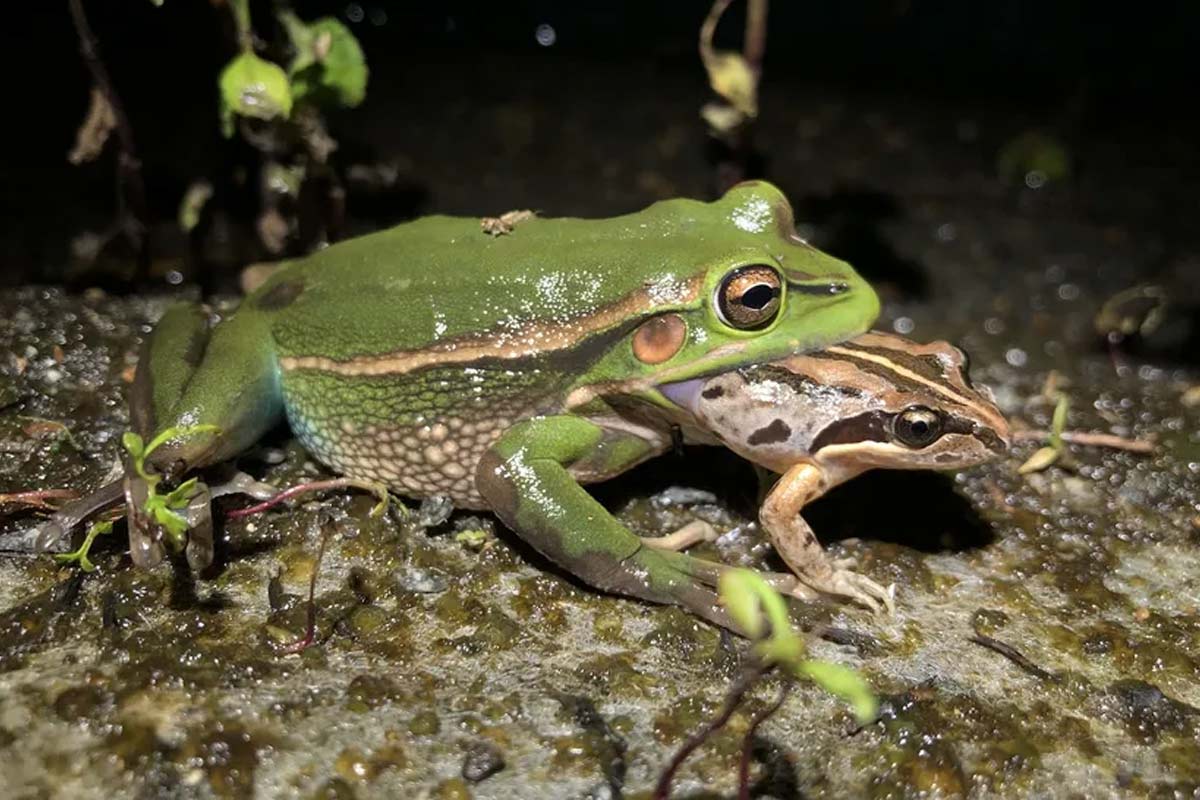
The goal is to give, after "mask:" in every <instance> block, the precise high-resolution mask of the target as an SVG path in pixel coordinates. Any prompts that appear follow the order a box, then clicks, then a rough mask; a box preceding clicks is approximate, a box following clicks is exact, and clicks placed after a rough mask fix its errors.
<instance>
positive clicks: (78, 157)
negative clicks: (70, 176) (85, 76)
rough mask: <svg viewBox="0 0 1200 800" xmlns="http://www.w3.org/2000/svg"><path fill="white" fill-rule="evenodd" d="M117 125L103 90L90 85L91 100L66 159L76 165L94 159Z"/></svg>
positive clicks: (115, 117) (115, 116)
mask: <svg viewBox="0 0 1200 800" xmlns="http://www.w3.org/2000/svg"><path fill="white" fill-rule="evenodd" d="M116 127H117V115H116V113H114V112H113V107H112V105H111V104H110V103H109V102H108V97H106V96H105V94H104V92H102V91H100V90H99V89H98V88H96V87H95V86H93V87H92V95H91V102H90V104H89V105H88V111H87V115H86V116H85V117H84V118H83V123H82V124H81V125H80V126H79V130H77V131H76V132H75V147H73V148H72V149H71V152H70V153H68V154H67V161H70V162H71V163H72V164H75V165H76V166H78V165H79V164H86V163H88V162H89V161H95V160H96V158H97V157H99V155H100V153H101V152H102V151H103V150H104V145H105V143H107V142H108V137H109V135H110V134H111V133H112V132H113V130H114V129H115V128H116Z"/></svg>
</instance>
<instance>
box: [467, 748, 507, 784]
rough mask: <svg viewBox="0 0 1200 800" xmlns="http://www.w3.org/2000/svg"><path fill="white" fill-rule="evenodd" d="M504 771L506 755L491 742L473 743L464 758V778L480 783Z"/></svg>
mask: <svg viewBox="0 0 1200 800" xmlns="http://www.w3.org/2000/svg"><path fill="white" fill-rule="evenodd" d="M502 769H504V754H503V753H501V752H500V748H498V747H496V745H494V744H492V743H491V742H472V743H471V745H470V746H469V747H468V748H467V753H466V755H465V756H463V765H462V776H463V777H464V778H466V779H467V780H469V781H470V782H471V783H479V782H480V781H482V780H486V779H488V778H490V777H491V776H493V775H495V774H496V773H497V772H499V771H500V770H502Z"/></svg>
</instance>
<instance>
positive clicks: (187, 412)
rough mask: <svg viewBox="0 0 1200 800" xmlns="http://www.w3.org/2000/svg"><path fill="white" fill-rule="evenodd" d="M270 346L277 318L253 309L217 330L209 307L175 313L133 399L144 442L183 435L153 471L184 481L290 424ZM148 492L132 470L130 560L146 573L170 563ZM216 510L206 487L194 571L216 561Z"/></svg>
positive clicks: (142, 365) (154, 345) (193, 507)
mask: <svg viewBox="0 0 1200 800" xmlns="http://www.w3.org/2000/svg"><path fill="white" fill-rule="evenodd" d="M271 343H272V342H271V335H270V330H269V326H268V318H267V317H266V315H264V314H263V313H262V312H260V311H258V310H256V309H253V308H247V309H243V310H241V311H239V312H237V313H235V314H234V315H233V316H232V317H230V318H229V319H228V320H226V321H225V322H223V323H222V324H221V325H218V326H215V327H214V326H213V325H212V323H211V321H210V315H209V314H208V312H207V311H206V310H205V309H203V308H201V307H198V306H188V305H177V306H173V307H171V308H170V309H168V310H167V312H166V313H165V314H164V315H163V317H162V319H161V320H160V321H159V323H158V325H157V326H156V327H155V329H154V332H153V333H152V334H151V336H150V337H149V338H148V339H147V340H146V343H145V345H144V346H143V348H142V353H141V357H140V358H139V360H138V368H137V373H136V376H135V378H134V385H133V389H132V392H131V394H130V415H131V417H132V421H133V425H134V429H135V430H136V431H137V433H138V434H140V435H141V437H142V439H143V440H144V441H146V442H147V443H148V442H150V441H151V440H152V439H153V438H154V437H156V436H158V435H160V434H161V433H163V432H164V431H167V430H170V429H172V428H174V429H178V430H180V432H181V433H180V435H178V436H175V437H173V438H171V439H169V440H167V441H166V442H165V443H164V444H163V445H162V446H161V447H158V448H156V449H155V450H154V451H153V452H151V453H150V454H149V455H148V457H147V460H148V461H149V464H150V468H152V469H154V470H156V471H158V472H160V473H162V474H164V475H166V476H168V478H169V479H170V480H179V479H181V478H183V477H184V476H185V475H186V474H187V473H189V472H191V471H192V470H195V469H199V468H202V467H207V466H210V465H212V464H217V463H220V462H222V461H226V460H228V459H230V458H233V457H234V456H236V455H238V454H239V453H241V452H242V451H243V450H245V449H247V448H249V447H250V446H251V445H253V444H254V443H255V442H256V441H258V439H259V437H261V436H262V435H263V434H264V433H265V432H266V431H267V430H269V429H270V428H271V426H273V425H274V424H275V423H276V422H277V421H278V420H279V419H280V418H281V416H282V408H283V404H282V401H281V399H280V393H279V378H278V367H277V363H276V361H275V358H274V354H273V350H272V347H271ZM197 426H211V427H206V428H205V429H203V430H198V429H197ZM189 429H190V430H189ZM146 494H147V487H146V486H145V481H143V480H142V479H141V478H140V477H139V476H138V475H136V474H135V473H134V472H133V471H132V470H129V469H127V470H126V481H125V497H126V507H127V512H128V520H129V538H130V554H131V556H132V557H133V560H134V562H135V563H137V564H138V565H139V566H153V565H154V564H156V563H158V562H159V561H161V560H162V558H163V555H164V550H163V544H162V536H163V532H162V531H161V529H159V528H158V526H157V525H155V524H154V523H153V522H152V521H151V520H149V519H147V517H146V515H145V514H143V513H141V507H142V506H144V504H145V498H146ZM210 502H211V495H210V493H209V491H208V488H207V487H206V486H203V485H201V486H199V487H198V491H197V492H196V493H195V494H194V495H193V496H192V498H191V500H190V502H189V504H188V508H187V509H186V511H185V516H186V517H187V518H188V521H189V527H190V534H189V538H188V544H187V549H186V553H187V560H188V563H189V565H190V566H191V567H192V568H193V569H203V568H204V567H206V566H208V565H209V564H210V563H212V556H213V548H212V515H211V509H210V507H209V506H210Z"/></svg>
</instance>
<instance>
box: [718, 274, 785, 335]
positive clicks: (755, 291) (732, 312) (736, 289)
mask: <svg viewBox="0 0 1200 800" xmlns="http://www.w3.org/2000/svg"><path fill="white" fill-rule="evenodd" d="M782 298H783V280H782V279H781V278H780V277H779V272H778V271H776V270H775V269H774V268H773V267H768V266H766V265H764V264H753V265H751V266H748V267H738V268H737V269H735V270H733V271H732V272H730V273H729V274H728V275H726V276H725V278H724V280H722V281H721V286H720V287H719V288H718V289H717V311H718V312H719V313H720V315H721V319H722V320H723V321H724V322H725V323H726V324H727V325H730V326H732V327H734V328H740V329H741V330H753V329H754V328H762V327H764V326H766V325H769V324H770V323H771V321H772V320H773V319H775V316H776V315H777V314H778V313H779V304H780V300H781V299H782Z"/></svg>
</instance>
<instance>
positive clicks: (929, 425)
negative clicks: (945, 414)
mask: <svg viewBox="0 0 1200 800" xmlns="http://www.w3.org/2000/svg"><path fill="white" fill-rule="evenodd" d="M892 432H893V433H894V434H895V436H896V438H897V439H899V440H900V442H901V443H902V444H904V445H907V446H908V447H914V448H915V447H928V446H929V445H931V444H933V443H934V442H936V441H937V440H938V437H939V436H941V435H942V418H941V416H940V415H939V414H938V413H937V412H936V411H934V410H932V409H929V408H926V407H925V406H910V407H908V408H906V409H904V410H903V411H901V412H900V413H899V414H898V415H897V416H896V419H895V421H894V422H893V423H892Z"/></svg>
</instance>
